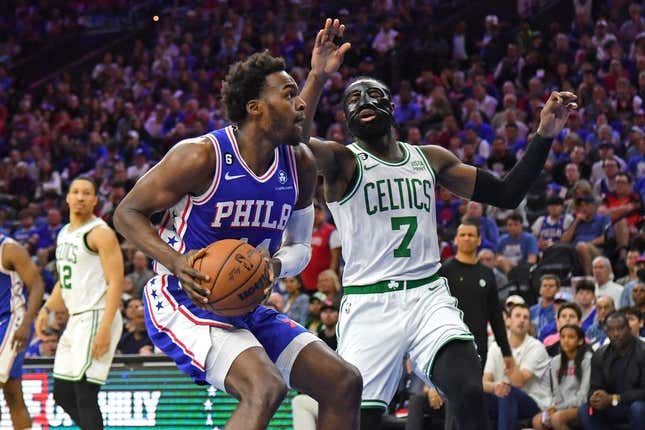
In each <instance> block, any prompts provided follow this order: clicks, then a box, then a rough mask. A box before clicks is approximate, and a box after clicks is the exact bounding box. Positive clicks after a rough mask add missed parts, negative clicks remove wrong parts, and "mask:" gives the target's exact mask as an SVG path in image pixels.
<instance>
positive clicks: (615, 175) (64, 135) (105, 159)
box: [0, 0, 645, 388]
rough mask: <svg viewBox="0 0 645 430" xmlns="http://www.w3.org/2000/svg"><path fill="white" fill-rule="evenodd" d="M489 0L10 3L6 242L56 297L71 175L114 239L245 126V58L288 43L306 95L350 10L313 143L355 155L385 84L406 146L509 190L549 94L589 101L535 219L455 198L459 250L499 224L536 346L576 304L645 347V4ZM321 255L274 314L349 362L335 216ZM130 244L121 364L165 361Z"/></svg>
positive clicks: (1, 75)
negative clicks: (201, 140)
mask: <svg viewBox="0 0 645 430" xmlns="http://www.w3.org/2000/svg"><path fill="white" fill-rule="evenodd" d="M467 3H468V5H467ZM480 3H486V2H465V1H460V0H452V1H440V0H426V1H422V0H417V1H415V0H400V1H396V0H374V1H370V2H358V1H344V2H339V1H325V2H322V1H316V0H291V1H287V0H280V1H265V0H240V1H225V0H221V1H216V0H204V1H199V2H193V1H181V0H175V1H162V0H157V1H145V2H131V1H128V0H69V1H63V0H41V1H33V0H7V1H5V2H3V5H2V6H0V12H1V16H0V232H2V233H3V234H5V235H8V236H11V237H13V238H15V239H16V240H17V241H19V242H20V243H22V244H23V245H25V246H26V247H27V248H28V249H29V251H30V253H31V254H32V256H33V259H34V261H35V262H36V263H37V265H38V267H39V268H40V270H41V271H42V275H43V278H44V279H45V281H46V285H47V287H46V288H47V290H48V291H51V289H52V288H53V285H54V283H55V282H56V278H57V274H56V271H55V266H54V262H53V258H54V249H55V240H56V235H57V233H58V231H59V230H60V228H61V227H62V225H63V224H64V223H65V222H66V218H67V215H66V214H67V207H66V205H65V202H64V196H65V193H66V190H67V186H68V184H69V181H70V179H72V178H74V177H75V176H77V175H79V174H85V175H88V176H91V177H92V178H94V179H95V180H96V182H97V183H98V184H99V195H100V203H99V206H98V207H97V215H98V216H100V217H102V218H104V219H105V220H106V221H107V222H108V223H110V224H111V217H112V214H113V212H114V209H115V208H116V206H117V205H118V203H119V202H120V200H121V199H122V198H123V196H124V195H125V194H126V193H127V192H128V190H129V189H130V188H131V187H132V185H133V183H134V182H136V181H137V179H138V178H139V177H141V176H142V175H143V174H144V173H145V172H146V171H147V170H148V169H150V167H152V166H154V164H155V163H156V162H157V161H158V160H159V159H160V158H161V157H162V156H163V155H164V154H165V153H166V151H167V150H168V149H169V148H170V147H172V145H174V144H175V143H177V142H178V141H180V140H182V139H184V138H187V137H194V136H198V135H201V134H204V133H206V132H208V131H210V130H213V129H216V128H220V127H222V126H224V125H226V124H227V122H226V119H225V118H224V117H223V109H222V106H221V96H220V89H221V85H222V80H223V78H224V76H225V74H226V71H227V68H228V66H229V65H230V64H232V63H233V62H235V61H237V60H241V59H245V58H246V57H247V56H248V55H249V54H251V53H253V52H256V51H259V50H269V51H270V52H271V53H273V54H274V55H279V56H282V57H284V58H285V60H286V62H287V64H288V68H289V72H290V73H291V74H292V75H293V76H294V78H295V79H296V81H297V82H298V83H299V84H300V85H302V84H303V83H304V80H305V79H306V77H307V73H308V67H309V58H310V53H311V47H312V44H313V39H314V36H315V32H316V31H317V30H318V29H319V28H320V25H321V23H322V22H323V19H324V18H325V17H327V16H333V17H335V16H337V17H339V18H340V19H341V21H342V22H343V23H344V24H346V25H347V27H348V31H347V32H346V35H345V38H346V39H347V40H348V41H350V42H351V43H352V49H351V51H350V52H349V53H348V54H347V56H346V58H345V62H344V65H343V66H342V68H341V69H340V71H339V72H338V73H336V74H334V75H333V76H332V77H331V79H330V80H329V82H328V83H327V85H326V88H325V91H324V94H323V96H322V99H321V102H320V105H319V106H318V111H317V114H316V121H315V126H316V129H315V131H314V133H313V134H315V135H318V136H322V137H324V138H327V139H330V140H335V141H338V142H343V143H350V142H351V141H352V136H351V135H350V134H349V132H348V130H347V128H346V127H345V125H344V114H343V109H342V106H341V98H342V92H343V89H344V87H345V85H346V84H347V83H348V81H349V80H351V79H352V78H353V77H356V76H359V75H370V76H374V77H376V78H379V79H381V80H383V81H384V82H386V83H387V84H388V85H389V86H390V87H391V89H392V92H393V95H394V102H395V105H396V113H395V117H396V120H397V122H398V130H397V132H398V133H399V136H400V139H401V140H405V141H407V142H409V143H410V144H413V145H428V144H434V145H441V146H443V147H445V148H447V149H449V150H450V151H453V152H454V153H455V154H456V155H458V156H459V157H460V158H461V159H462V160H463V161H464V162H466V163H470V164H473V165H475V166H478V167H484V168H487V169H489V170H491V171H492V172H494V173H495V174H497V175H504V174H505V173H506V172H508V171H509V170H510V169H511V168H512V166H513V165H514V163H515V162H516V160H517V159H518V158H520V157H521V156H522V154H523V151H524V149H525V147H526V142H527V141H529V140H530V137H531V134H532V133H533V132H534V131H535V130H536V128H537V124H538V122H539V112H540V109H541V107H542V106H543V104H544V102H545V100H546V99H547V98H548V95H549V93H550V92H551V91H552V90H567V91H572V92H575V93H576V94H577V95H578V104H579V106H580V109H579V110H578V111H577V112H575V113H574V114H572V115H571V116H570V118H569V121H568V124H567V126H566V128H565V129H564V130H563V131H562V133H561V134H560V135H559V136H558V137H557V138H556V139H555V141H554V143H553V146H552V149H551V153H550V154H549V157H548V160H547V163H546V165H545V169H544V171H543V172H542V174H541V175H540V177H539V178H538V180H537V182H536V184H535V185H534V186H533V188H532V189H531V191H530V193H529V194H528V195H527V197H526V199H525V200H524V201H523V202H522V204H521V205H520V207H519V208H518V209H517V210H515V211H502V210H498V209H496V208H493V207H484V206H482V205H481V204H478V203H475V202H466V201H463V200H461V199H459V198H458V197H456V196H454V195H452V194H450V193H449V192H447V191H446V190H442V189H440V190H438V192H437V196H436V206H437V207H436V209H437V217H438V220H437V221H438V225H439V230H440V236H441V238H442V239H441V240H442V244H441V245H442V247H441V248H442V257H443V258H445V259H448V258H450V257H451V256H453V255H454V253H455V245H454V243H453V238H454V235H455V231H456V228H457V226H458V225H459V223H460V222H461V221H462V220H464V219H468V220H470V221H473V222H475V223H476V224H477V225H479V227H480V231H481V237H482V245H481V247H480V249H479V257H480V261H481V262H482V263H484V264H485V265H487V266H489V267H490V268H491V269H492V270H493V271H494V273H495V278H496V283H497V290H498V297H499V300H500V302H501V303H504V302H505V301H507V300H509V298H510V302H509V303H515V302H518V301H520V300H521V301H523V302H525V303H527V304H528V305H536V306H537V307H536V308H535V310H531V322H532V329H531V333H532V335H533V336H535V337H537V338H539V339H540V340H544V338H545V337H546V335H545V336H544V337H543V336H542V335H541V332H542V330H543V329H544V328H545V327H546V326H549V327H550V332H548V333H547V332H545V333H547V334H553V333H557V332H558V329H559V327H556V314H557V310H558V308H557V306H558V304H561V303H564V302H574V303H577V304H578V306H580V308H581V309H582V314H581V318H579V319H580V323H581V325H582V326H583V328H584V329H585V330H587V332H586V336H587V339H588V341H589V343H590V344H593V345H594V348H597V347H599V346H601V345H603V344H606V343H607V342H609V341H608V340H607V336H606V334H605V332H604V326H603V323H604V318H605V317H606V316H607V315H608V314H609V312H610V311H611V310H614V309H621V308H622V309H629V312H630V313H629V315H632V319H634V318H635V320H636V322H635V323H634V324H635V325H634V328H633V333H634V335H635V336H642V335H643V329H642V315H643V313H644V312H645V298H644V297H645V293H643V289H644V288H645V286H643V284H642V282H643V281H645V254H643V252H644V251H645V230H644V229H643V204H642V200H643V197H645V106H644V105H643V102H644V99H645V11H644V10H643V7H642V6H641V5H640V4H638V3H630V2H629V1H625V0H598V1H592V0H586V1H585V0H563V1H548V0H542V1H538V0H535V1H530V0H523V1H519V2H508V1H507V2H500V3H499V5H484V4H480ZM466 6H467V7H466ZM320 201H321V202H322V199H320ZM153 221H155V222H158V221H159V220H158V219H154V220H153ZM313 248H314V252H313V257H312V261H311V263H310V265H309V267H308V268H307V269H306V270H305V272H304V273H303V274H302V276H299V277H298V278H289V279H286V280H284V281H283V282H282V283H281V286H280V291H276V292H275V293H274V294H273V295H272V296H271V299H270V304H271V305H272V306H274V307H276V308H278V309H280V310H282V311H285V312H287V313H288V314H289V315H290V316H291V317H292V318H293V319H294V320H296V321H298V322H300V323H302V324H305V325H306V326H307V327H309V328H310V329H311V330H312V331H314V332H316V333H319V335H320V336H321V337H322V338H323V339H324V340H325V341H326V342H327V343H328V344H329V345H330V346H332V347H335V342H336V339H335V330H334V328H335V324H336V320H337V318H338V299H339V296H340V294H341V283H340V281H339V279H340V275H341V273H342V265H343V262H342V258H341V256H340V253H341V249H340V241H339V239H338V234H337V232H336V231H335V228H334V226H333V220H331V219H330V217H329V216H328V213H327V211H326V208H325V207H324V206H322V205H317V206H316V221H315V228H314V238H313ZM122 249H123V252H124V255H125V257H126V275H127V276H126V278H125V282H124V285H123V313H124V316H125V319H126V330H125V331H124V333H125V334H124V336H123V339H122V341H121V343H120V345H119V351H121V352H122V353H128V354H143V355H148V354H153V353H154V350H153V347H152V343H151V342H150V340H149V339H148V337H147V334H146V333H145V326H144V324H143V309H142V304H141V291H142V288H143V286H144V285H145V283H146V281H147V280H148V279H149V278H150V277H151V276H152V272H151V270H150V262H149V261H148V260H147V258H146V256H145V255H143V254H142V253H141V252H139V251H137V250H136V249H134V248H133V247H132V246H131V245H130V244H128V243H127V242H126V241H122ZM545 274H555V275H557V277H558V285H557V288H555V289H552V288H546V289H545V288H543V287H542V282H543V280H544V278H543V275H545ZM581 285H582V287H581ZM589 285H591V286H592V287H591V288H590V287H589ZM585 291H590V293H591V295H592V296H593V297H591V298H589V297H587V295H586V294H583V293H584V292H585ZM580 292H582V293H580ZM601 297H602V298H603V299H601ZM603 300H604V301H606V302H607V303H604V302H603ZM600 304H602V307H601V306H600ZM554 305H555V306H556V307H555V308H554ZM605 308H606V309H605ZM500 312H501V307H500ZM65 322H66V315H64V314H56V315H52V319H51V324H50V328H49V329H48V331H47V332H46V337H44V338H42V339H36V340H34V343H33V345H32V347H31V348H30V354H31V355H33V356H53V354H54V351H55V348H56V341H57V339H58V335H59V334H60V331H61V329H62V328H63V327H64V325H65ZM583 322H587V324H586V326H585V325H584V324H583ZM588 330H591V333H590V332H589V331H588ZM641 388H644V387H641Z"/></svg>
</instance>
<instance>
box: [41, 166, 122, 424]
mask: <svg viewBox="0 0 645 430" xmlns="http://www.w3.org/2000/svg"><path fill="white" fill-rule="evenodd" d="M66 201H67V204H68V205H69V214H70V215H69V216H70V222H69V224H67V225H65V226H64V227H63V228H62V229H61V231H60V233H58V239H57V241H56V267H57V269H58V282H57V283H56V286H55V287H54V291H53V292H52V294H51V296H50V297H49V299H48V300H47V302H46V303H45V306H44V307H43V308H42V309H41V311H40V312H39V314H38V320H37V323H36V325H37V329H38V330H39V331H40V330H43V331H44V329H45V328H46V326H47V320H48V314H49V313H50V312H54V311H58V310H62V309H64V308H65V307H66V308H67V310H68V312H69V321H68V322H67V326H66V328H65V331H64V332H63V334H62V336H61V338H60V340H59V341H58V348H57V350H56V357H55V359H54V400H56V403H58V404H59V405H60V406H61V407H62V408H63V409H64V410H65V412H67V413H68V414H69V416H70V417H71V418H72V420H74V422H75V423H76V424H77V425H78V426H79V427H80V428H82V429H92V430H95V429H102V428H103V417H102V415H101V410H100V409H99V405H98V392H99V389H100V387H101V385H103V384H104V383H105V380H106V379H107V376H108V372H109V371H110V366H111V364H112V358H114V351H115V350H116V345H117V343H118V342H119V338H120V337H121V330H122V328H123V322H122V319H121V313H120V312H119V311H118V309H119V303H120V300H121V288H122V284H123V254H122V253H121V248H120V247H119V241H118V240H117V237H116V234H115V233H114V231H113V230H112V229H111V228H110V227H108V225H107V224H106V223H105V222H104V221H103V220H102V219H100V218H97V217H96V216H94V208H95V207H96V204H97V202H98V198H97V196H96V185H95V184H94V182H93V181H92V180H91V179H90V178H86V177H79V178H76V179H75V180H74V181H72V183H71V184H70V187H69V192H68V193H67V198H66Z"/></svg>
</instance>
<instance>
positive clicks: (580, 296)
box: [575, 279, 597, 333]
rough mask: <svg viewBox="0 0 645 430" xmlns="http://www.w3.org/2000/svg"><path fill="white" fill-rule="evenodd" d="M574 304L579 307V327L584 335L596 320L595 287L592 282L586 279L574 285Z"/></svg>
mask: <svg viewBox="0 0 645 430" xmlns="http://www.w3.org/2000/svg"><path fill="white" fill-rule="evenodd" d="M575 301H576V304H577V305H578V306H580V310H581V311H582V318H581V321H582V323H581V327H582V330H583V331H584V332H585V333H586V332H587V330H588V329H589V327H591V325H592V324H593V323H594V321H595V320H596V313H597V310H596V306H595V305H594V303H595V301H596V286H595V285H594V284H593V282H591V281H588V280H586V279H583V280H580V281H578V282H577V283H576V297H575Z"/></svg>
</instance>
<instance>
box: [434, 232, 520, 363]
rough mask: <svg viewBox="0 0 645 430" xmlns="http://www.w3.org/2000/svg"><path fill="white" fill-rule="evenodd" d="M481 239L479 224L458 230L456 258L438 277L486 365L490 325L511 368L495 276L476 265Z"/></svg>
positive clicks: (479, 264) (487, 269) (442, 268)
mask: <svg viewBox="0 0 645 430" xmlns="http://www.w3.org/2000/svg"><path fill="white" fill-rule="evenodd" d="M480 244H481V236H480V235H479V229H478V227H477V225H476V224H474V223H473V222H471V221H468V222H463V223H462V224H461V225H460V226H459V227H458V228H457V235H456V236H455V245H456V247H457V254H456V255H455V257H454V258H451V259H450V260H448V261H447V262H445V263H443V264H442V265H441V268H440V269H439V275H440V276H443V277H445V278H446V279H447V280H448V285H449V288H450V293H451V294H452V296H453V297H455V298H456V299H457V306H458V307H459V309H461V311H462V312H463V319H464V322H465V323H466V325H467V326H468V328H469V329H470V331H471V333H472V334H473V336H474V337H475V343H476V344H477V352H478V354H479V356H480V358H481V360H482V366H483V365H484V364H486V356H487V353H488V333H487V330H486V327H487V325H488V324H489V323H490V326H491V327H492V330H493V333H494V334H495V340H496V341H497V345H499V347H500V349H501V351H502V355H503V357H504V359H505V361H506V362H508V363H509V364H507V367H508V366H510V361H511V360H512V357H511V349H510V348H509V346H508V339H507V337H506V330H505V327H504V321H503V320H502V314H501V305H500V302H499V299H498V296H497V285H496V283H495V276H494V275H493V272H492V271H491V270H490V269H489V268H488V267H486V266H484V265H483V264H481V263H479V262H478V261H477V247H478V246H479V245H480Z"/></svg>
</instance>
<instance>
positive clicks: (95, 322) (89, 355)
mask: <svg viewBox="0 0 645 430" xmlns="http://www.w3.org/2000/svg"><path fill="white" fill-rule="evenodd" d="M91 312H92V329H91V332H90V340H89V342H88V343H87V351H86V352H85V364H84V365H83V369H82V370H81V373H80V374H79V375H76V376H69V375H61V374H59V373H54V377H55V378H58V379H63V380H65V381H80V380H81V379H83V375H85V372H87V369H89V367H90V365H91V364H92V345H93V344H94V337H95V336H96V332H97V331H98V325H99V324H98V318H97V313H98V312H99V311H98V310H96V309H95V310H92V311H91Z"/></svg>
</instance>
